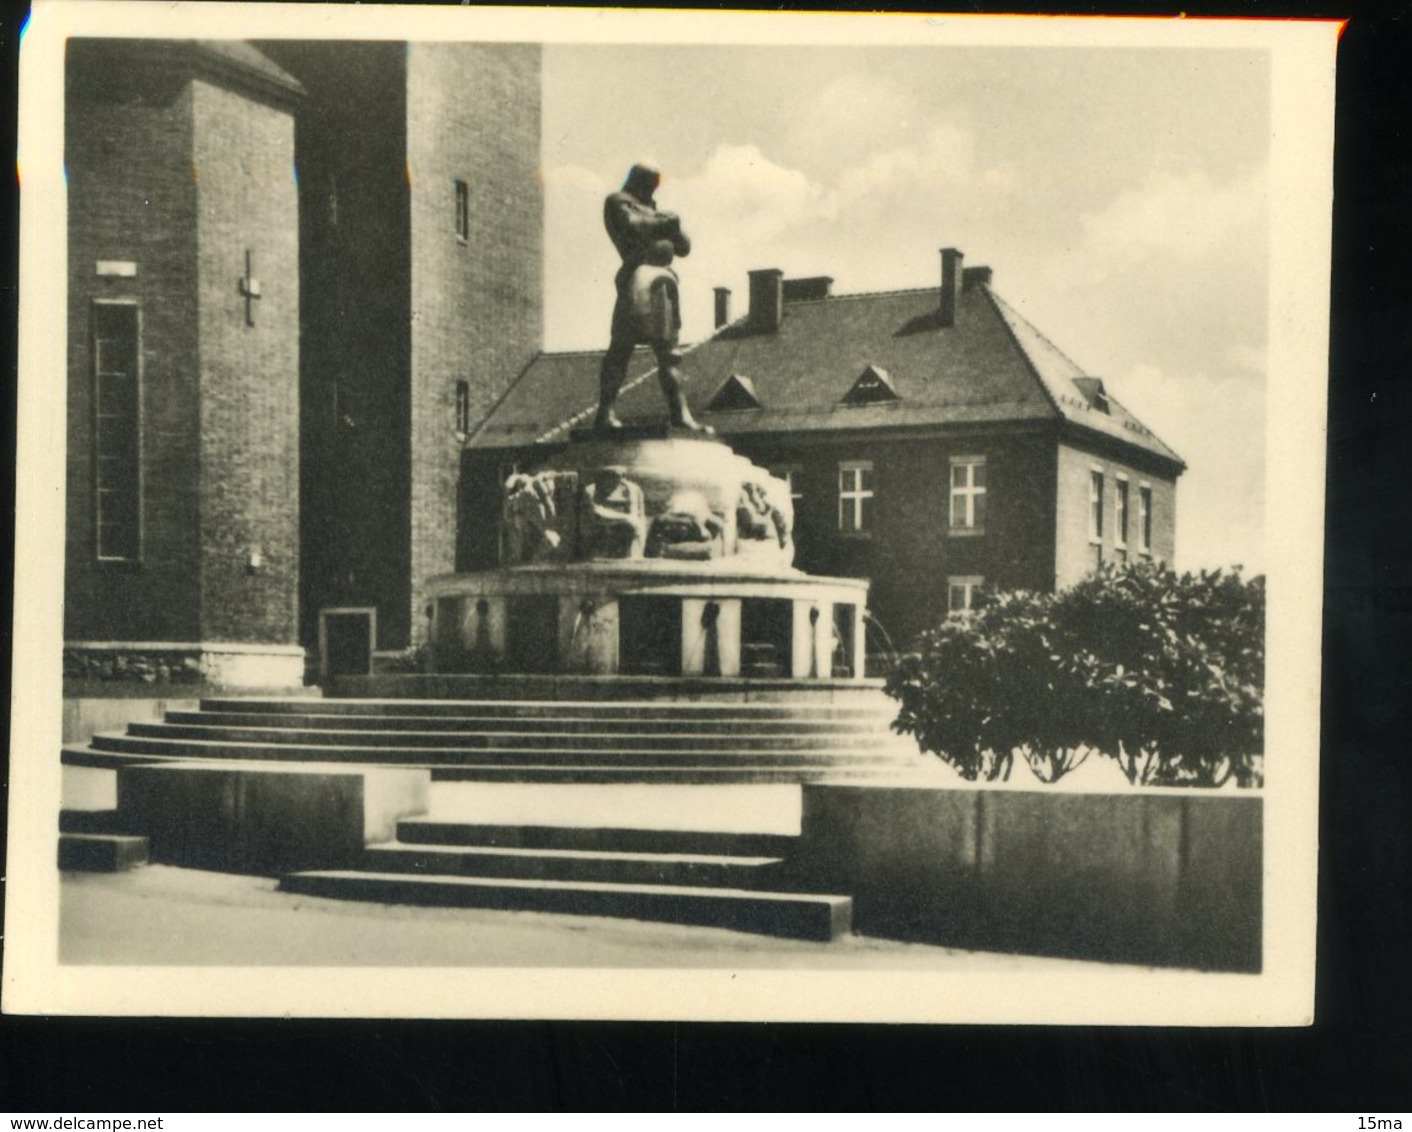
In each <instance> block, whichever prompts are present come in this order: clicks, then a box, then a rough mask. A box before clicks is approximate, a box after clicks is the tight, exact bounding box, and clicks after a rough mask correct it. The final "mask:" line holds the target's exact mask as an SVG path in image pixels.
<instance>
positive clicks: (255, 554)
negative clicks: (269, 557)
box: [245, 542, 265, 574]
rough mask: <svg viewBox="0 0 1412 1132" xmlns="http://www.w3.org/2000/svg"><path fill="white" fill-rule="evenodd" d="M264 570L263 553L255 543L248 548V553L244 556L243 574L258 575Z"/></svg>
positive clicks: (261, 548)
mask: <svg viewBox="0 0 1412 1132" xmlns="http://www.w3.org/2000/svg"><path fill="white" fill-rule="evenodd" d="M264 568H265V551H264V548H263V547H262V546H261V545H260V544H259V543H258V542H257V543H255V544H254V545H253V546H251V547H250V551H249V553H248V554H247V555H246V556H245V572H246V573H247V574H258V573H259V572H260V571H261V570H263V569H264Z"/></svg>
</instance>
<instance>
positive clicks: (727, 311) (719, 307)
mask: <svg viewBox="0 0 1412 1132" xmlns="http://www.w3.org/2000/svg"><path fill="white" fill-rule="evenodd" d="M730 320H731V289H730V288H729V287H717V288H716V329H717V330H719V329H721V327H723V326H724V325H725V324H726V323H728V322H729V321H730Z"/></svg>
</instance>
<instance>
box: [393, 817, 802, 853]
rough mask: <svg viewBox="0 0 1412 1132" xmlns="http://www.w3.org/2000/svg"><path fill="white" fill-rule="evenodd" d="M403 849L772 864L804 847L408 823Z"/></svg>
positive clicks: (634, 833)
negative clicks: (744, 860) (644, 856)
mask: <svg viewBox="0 0 1412 1132" xmlns="http://www.w3.org/2000/svg"><path fill="white" fill-rule="evenodd" d="M397 841H398V843H399V844H403V845H433V846H440V847H443V848H486V849H533V850H542V851H545V852H553V853H634V854H666V855H685V856H696V857H740V858H753V859H772V858H779V857H784V856H786V855H787V854H788V853H789V851H790V850H791V849H792V848H793V847H794V846H795V845H796V844H797V843H798V837H797V836H795V835H791V834H775V833H745V832H741V833H737V832H734V831H730V830H710V829H646V828H642V827H632V828H613V827H610V826H569V825H491V824H482V823H479V822H454V821H438V820H437V819H435V818H403V819H402V820H401V821H400V822H398V823H397Z"/></svg>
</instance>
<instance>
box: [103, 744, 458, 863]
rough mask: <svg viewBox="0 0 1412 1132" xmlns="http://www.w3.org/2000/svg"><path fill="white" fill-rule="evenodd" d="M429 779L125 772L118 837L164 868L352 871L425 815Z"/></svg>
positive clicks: (419, 774)
mask: <svg viewBox="0 0 1412 1132" xmlns="http://www.w3.org/2000/svg"><path fill="white" fill-rule="evenodd" d="M430 784H431V774H430V772H429V771H426V770H403V769H393V768H381V767H356V766H355V767H340V766H333V765H324V764H313V763H305V764H292V765H283V766H281V765H262V764H255V763H243V764H237V765H234V766H228V765H210V764H198V763H172V764H166V765H151V766H129V767H124V768H122V769H121V770H120V771H119V773H118V814H119V820H120V822H121V824H122V826H123V828H124V829H125V830H127V831H129V832H133V833H141V834H144V835H146V836H147V837H148V838H149V839H150V841H151V857H152V860H153V861H156V862H158V863H160V864H168V865H179V866H183V867H186V868H200V869H213V870H216V871H219V872H236V873H252V874H258V875H274V874H276V873H281V872H285V871H288V870H293V869H310V868H337V867H340V866H344V865H349V864H352V863H354V862H356V861H357V860H358V859H359V857H360V856H361V854H362V852H363V848H364V846H366V845H367V844H369V843H371V842H375V841H385V840H389V839H391V838H392V837H393V835H394V833H395V830H396V823H397V821H398V819H399V818H403V817H410V816H413V815H416V814H420V813H425V812H426V807H427V793H428V790H429V788H430Z"/></svg>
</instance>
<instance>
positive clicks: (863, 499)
mask: <svg viewBox="0 0 1412 1132" xmlns="http://www.w3.org/2000/svg"><path fill="white" fill-rule="evenodd" d="M838 529H839V530H840V531H842V532H843V533H844V534H846V535H865V534H868V533H869V532H870V531H872V529H873V465H872V462H871V461H869V460H851V461H848V462H846V463H843V464H840V465H839V466H838Z"/></svg>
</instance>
